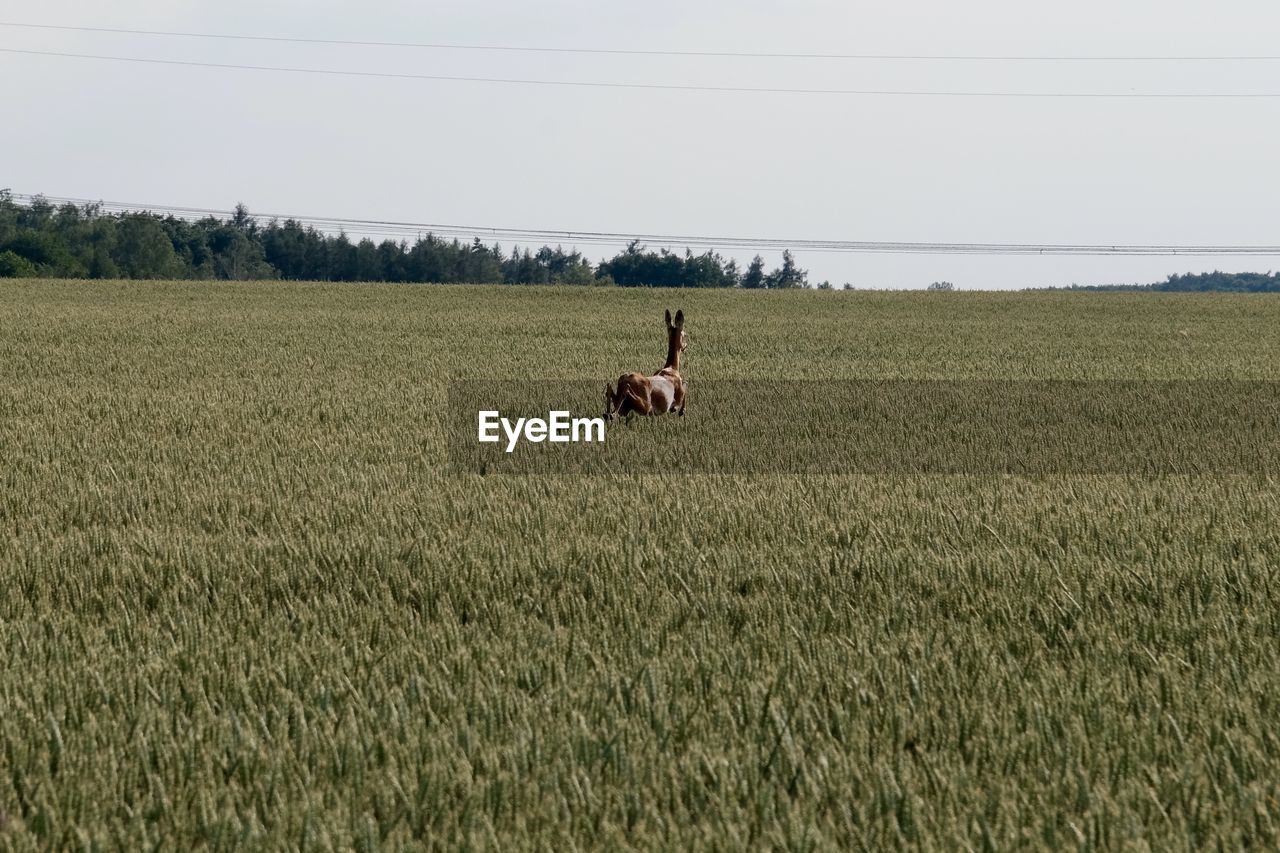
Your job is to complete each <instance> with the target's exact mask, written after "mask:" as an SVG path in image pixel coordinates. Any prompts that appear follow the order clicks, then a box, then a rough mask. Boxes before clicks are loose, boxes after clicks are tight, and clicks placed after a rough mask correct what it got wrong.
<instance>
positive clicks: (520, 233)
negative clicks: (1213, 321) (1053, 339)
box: [12, 193, 1280, 257]
mask: <svg viewBox="0 0 1280 853" xmlns="http://www.w3.org/2000/svg"><path fill="white" fill-rule="evenodd" d="M12 197H13V198H14V199H18V200H21V201H23V202H25V203H27V204H30V203H31V202H32V201H35V200H36V199H43V200H44V201H46V202H49V203H51V204H58V205H61V204H77V205H82V204H97V205H100V206H101V208H102V209H103V210H106V211H109V212H131V211H151V212H157V213H165V214H168V215H172V216H174V217H176V218H179V219H201V218H205V217H208V216H216V217H229V216H231V215H232V214H233V213H234V211H230V210H219V209H214V208H201V207H178V206H174V205H155V204H135V203H131V202H106V201H103V202H95V201H92V200H90V199H82V198H66V197H49V196H35V195H27V194H22V193H15V194H13V195H12ZM254 219H255V220H261V219H274V220H286V221H287V220H292V221H294V222H297V223H298V224H300V225H303V226H310V227H313V228H315V229H316V230H317V231H322V232H325V233H338V232H343V233H349V234H350V233H356V234H369V235H381V236H388V237H390V236H399V237H402V238H406V237H412V236H425V235H426V234H434V235H436V236H445V237H460V238H480V239H483V240H495V241H497V240H501V241H509V242H516V243H521V242H559V243H570V244H582V245H627V244H629V243H631V242H633V241H639V242H640V243H642V244H645V245H656V246H681V247H689V248H699V249H708V250H715V249H722V250H734V249H737V250H746V251H759V250H773V251H778V250H795V251H808V252H836V253H871V254H910V255H1076V256H1115V255H1128V256H1146V257H1151V256H1174V255H1186V256H1215V255H1247V256H1257V257H1261V256H1275V255H1280V245H1276V246H1267V245H1226V246H1222V245H1219V246H1213V245H1170V244H1165V245H1159V244H1145V245H1144V244H1124V245H1122V244H1115V245H1108V244H1081V243H942V242H896V241H864V240H821V239H792V238H783V237H719V236H708V235H675V234H645V233H629V232H611V231H565V230H554V229H545V228H509V227H501V226H475V225H457V224H443V223H427V222H402V221H396V220H379V219H351V218H343V217H332V216H302V215H297V214H282V213H264V214H257V215H254Z"/></svg>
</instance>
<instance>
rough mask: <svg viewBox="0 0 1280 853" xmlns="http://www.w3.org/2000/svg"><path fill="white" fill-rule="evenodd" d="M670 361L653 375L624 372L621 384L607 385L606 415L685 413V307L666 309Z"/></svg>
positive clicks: (605, 416)
mask: <svg viewBox="0 0 1280 853" xmlns="http://www.w3.org/2000/svg"><path fill="white" fill-rule="evenodd" d="M666 327H667V361H666V363H665V364H664V365H662V367H661V369H659V370H658V372H657V373H654V374H653V375H652V376H645V375H644V374H643V373H624V374H622V375H621V376H619V377H618V387H617V388H616V389H615V388H611V387H610V386H609V384H608V383H605V386H604V403H605V405H604V418H605V420H609V421H611V420H613V419H614V418H617V417H624V416H626V415H633V414H634V415H664V414H667V413H668V412H675V413H676V414H677V415H680V416H682V417H683V416H684V390H685V389H684V377H683V376H681V375H680V353H682V352H684V350H685V347H687V346H688V338H686V337H685V333H684V311H682V310H678V311H676V319H675V322H672V320H671V309H670V308H668V309H667V312H666Z"/></svg>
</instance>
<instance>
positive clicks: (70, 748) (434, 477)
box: [0, 282, 1280, 850]
mask: <svg viewBox="0 0 1280 853" xmlns="http://www.w3.org/2000/svg"><path fill="white" fill-rule="evenodd" d="M664 307H670V308H671V309H672V310H674V309H675V308H677V307H680V308H683V309H684V311H685V313H686V315H688V318H689V320H688V324H689V326H688V327H689V331H690V333H691V336H692V345H691V347H690V350H689V351H688V353H687V356H688V373H689V374H690V375H691V377H692V378H693V381H694V382H695V383H697V382H703V381H719V380H730V379H750V378H755V377H759V376H761V375H770V374H776V375H781V376H785V377H787V378H796V379H805V380H836V379H856V380H864V379H909V380H917V379H926V380H927V379H1002V380H1005V379H1007V380H1024V379H1028V380H1052V379H1126V380H1131V379H1153V380H1167V379H1207V378H1208V379H1212V378H1231V379H1236V380H1274V379H1277V378H1280V376H1278V375H1277V373H1278V371H1277V365H1280V335H1277V334H1276V333H1275V330H1276V329H1277V328H1278V327H1280V301H1276V300H1274V299H1272V298H1269V297H1267V296H1265V295H1258V296H1247V295H1240V296H1235V295H1173V294H1170V295H1164V294H1066V293H1038V294H964V293H960V294H872V293H852V294H851V293H816V292H803V293H729V292H707V293H684V292H670V291H629V290H607V291H606V290H597V289H581V290H575V289H532V288H529V289H525V288H515V287H505V288H499V287H494V288H487V287H433V286H421V287H419V286H374V285H293V284H267V283H249V284H210V283H203V284H186V283H132V282H124V283H83V282H14V283H4V284H3V285H0V459H2V460H3V462H2V463H0V486H3V488H0V721H2V723H0V749H2V752H0V848H3V849H10V848H12V849H29V848H86V849H92V848H95V847H96V848H100V849H114V848H127V849H141V848H148V847H154V848H159V849H188V848H202V849H214V850H221V849H231V848H240V847H250V848H258V849H281V848H292V849H304V850H312V849H315V850H324V849H357V850H373V849H400V848H403V849H410V848H420V847H430V848H437V849H456V848H497V849H508V848H512V849H514V848H521V849H523V848H532V849H555V850H562V849H575V848H578V849H581V848H606V849H614V848H627V847H633V848H643V849H652V848H668V849H689V848H731V849H736V848H743V847H762V848H763V847H778V848H787V849H826V848H834V847H853V848H865V849H881V848H894V847H926V848H943V849H955V848H960V847H967V848H972V849H1004V848H1010V847H1019V848H1064V847H1067V848H1079V849H1116V848H1151V849H1197V850H1198V849H1203V848H1208V847H1212V846H1221V847H1226V848H1241V847H1246V846H1252V847H1262V848H1268V847H1275V846H1277V845H1278V844H1280V817H1277V815H1280V727H1278V726H1277V723H1278V722H1280V698H1278V697H1280V667H1277V666H1276V659H1277V654H1278V653H1280V574H1278V572H1280V570H1278V567H1280V493H1278V492H1277V490H1276V488H1275V482H1274V480H1271V479H1266V478H1261V477H1256V476H1249V475H1241V474H1229V475H1228V474H1221V475H1212V476H1211V475H1203V476H1171V477H1159V478H1150V477H1142V476H1137V475H1134V474H1114V475H1105V476H1099V475H1083V474H1080V475H1070V474H1063V475H1054V476H1045V477H1034V478H1033V477H1008V476H995V475H986V476H976V475H973V476H969V475H955V476H926V475H912V474H910V473H904V474H902V475H897V476H871V475H866V474H861V475H860V474H853V473H848V474H839V475H822V474H812V473H807V474H805V475H803V476H801V475H797V474H788V473H786V472H785V471H777V470H762V471H760V472H758V473H754V474H741V475H728V476H709V475H702V474H683V473H682V472H681V471H680V470H679V469H678V467H676V466H674V465H671V464H669V460H667V459H664V458H654V459H653V460H652V462H653V464H652V466H651V470H650V471H648V472H639V473H638V472H635V471H622V472H620V473H618V474H617V475H616V476H612V477H610V476H595V477H557V476H551V475H536V476H535V475H503V476H479V475H476V474H468V473H465V472H461V471H458V470H454V469H451V468H450V466H449V465H447V464H446V456H447V453H446V436H445V430H444V428H443V426H442V423H443V420H444V411H443V409H444V407H445V400H446V398H447V393H448V387H449V382H450V380H452V379H459V378H461V379H494V378H497V379H502V378H513V379H518V378H521V377H534V378H539V379H559V378H565V379H582V380H587V379H593V380H594V379H597V378H598V379H599V381H600V382H601V383H603V381H604V380H605V379H612V378H614V377H616V376H617V375H618V374H619V373H621V372H623V371H624V370H630V369H636V368H639V369H651V368H656V367H657V366H658V364H659V363H660V361H661V356H662V338H661V328H660V318H661V312H662V309H663V308H664ZM689 411H690V414H689V416H688V417H687V418H685V419H683V420H682V421H677V420H676V419H667V420H664V421H660V422H654V423H649V424H644V425H643V427H644V430H649V431H657V430H674V429H679V430H681V435H682V436H683V437H684V438H685V439H687V441H688V442H690V444H691V446H707V445H710V444H714V443H719V444H723V443H732V442H733V441H734V436H733V435H732V434H729V435H725V434H721V432H720V431H717V433H716V434H708V432H705V431H704V432H700V431H699V420H698V411H697V408H696V399H695V400H694V401H693V402H691V404H690V410H689ZM704 423H710V422H709V421H704ZM720 423H722V424H723V422H720ZM722 429H723V427H722ZM642 436H643V431H642V430H636V431H634V432H633V433H632V434H630V435H628V436H627V438H628V439H629V440H632V441H635V440H636V438H637V437H642ZM668 440H669V437H668ZM640 446H641V447H642V445H640ZM770 452H771V448H770V447H768V446H760V445H758V444H752V445H750V446H743V447H741V453H742V454H743V455H744V458H747V459H751V458H753V457H755V456H757V455H767V454H769V453H770ZM765 468H766V469H767V466H765Z"/></svg>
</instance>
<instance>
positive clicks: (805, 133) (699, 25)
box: [0, 0, 1280, 288]
mask: <svg viewBox="0 0 1280 853" xmlns="http://www.w3.org/2000/svg"><path fill="white" fill-rule="evenodd" d="M0 20H5V21H18V22H29V23H49V24H65V25H77V26H99V27H113V28H134V29H166V30H186V31H194V32H206V33H238V34H254V35H283V36H299V37H308V38H339V39H354V40H370V41H413V42H456V43H469V44H477V43H481V44H507V45H529V46H552V47H595V48H626V49H660V50H686V51H687V50H693V51H748V52H804V53H813V52H829V53H842V54H844V53H876V54H885V53H901V54H948V55H955V54H967V55H975V54H976V55H1009V54H1016V55H1055V56H1061V55H1081V56H1089V55H1121V56H1141V55H1162V56H1167V55H1231V56H1239V55H1258V54H1277V53H1280V47H1277V44H1276V41H1275V35H1276V33H1277V32H1280V4H1277V3H1276V2H1275V0H1222V1H1221V2H1215V3H1212V4H1211V3H1206V2H1203V0H1141V1H1140V2H1137V1H1136V0H1128V2H1123V0H1119V2H1118V0H1078V2H1074V3H1069V4H1068V3H1058V4H1044V3H1028V2H1026V0H974V2H968V3H963V4H961V3H955V2H953V0H897V2H893V3H886V2H875V3H866V2H817V0H793V2H789V3H787V4H785V6H784V5H783V4H779V3H776V2H760V0H745V2H744V0H735V2H728V0H717V2H702V3H690V2H676V0H650V2H646V3H644V4H634V3H626V4H624V3H605V2H600V0H594V2H586V0H582V2H569V0H557V2H536V3H531V2H527V0H526V2H474V0H469V2H453V3H421V2H364V3H358V4H357V3H337V2H317V0H306V2H301V0H288V2H248V0H220V2H218V3H181V2H175V3H164V4H161V3H155V2H152V3H144V2H137V0H115V1H114V2H111V3H102V2H87V0H43V2H41V3H40V4H38V5H37V4H18V3H14V2H9V3H3V4H0ZM0 47H7V48H23V49H31V50H46V51H64V52H66V51H70V52H81V53H98V54H111V55H117V56H134V57H154V58H170V59H186V60H197V61H207V62H220V63H238V64H254V65H289V66H295V67H309V68H333V69H352V70H360V71H389V72H403V73H417V74H441V75H455V76H485V77H514V78H542V79H563V80H589V81H618V82H640V83H672V84H690V85H710V86H762V87H794V88H845V89H850V88H852V89H895V90H899V89H901V90H940V89H945V90H968V91H1036V92H1067V91H1110V92H1124V91H1139V92H1165V93H1167V92H1223V91H1235V92H1242V91H1251V92H1263V91H1272V92H1280V62H1276V61H1272V62H1266V61H1251V62H1201V63H1195V62H1159V63H1135V62H1098V63H1068V62H1052V63H1048V62H1046V63H1024V62H1017V63H1011V62H936V61H931V62H885V61H876V62H870V61H836V60H794V59H760V58H753V59H738V58H690V57H643V56H584V55H570V54H542V53H504V52H482V51H443V50H424V49H405V48H390V47H341V46H316V45H295V44H280V43H254V42H237V41H222V40H204V39H177V38H159V37H145V36H129V35H112V34H92V33H76V32H55V31H41V30H32V29H17V28H10V27H0ZM0 97H2V99H3V101H2V102H3V104H4V112H5V124H6V128H5V130H4V131H3V132H2V133H0V187H5V186H7V187H9V188H10V189H12V190H13V191H14V192H19V193H35V192H43V193H46V194H48V195H53V196H72V197H86V198H99V199H105V200H109V201H139V202H148V203H154V204H175V205H184V206H196V207H213V208H229V207H231V206H232V205H233V204H235V203H236V202H244V203H245V204H247V205H248V206H249V208H250V210H258V211H279V212H284V213H296V214H303V215H328V216H342V217H353V218H381V219H396V220H408V221H415V222H456V223H466V224H476V225H496V226H509V227H529V228H547V229H579V230H597V231H619V232H648V233H655V232H656V233H668V234H711V235H724V236H735V237H742V236H761V237H787V238H819V239H835V240H892V241H939V242H984V243H986V242H1001V243H1013V242H1026V243H1050V242H1052V243H1089V244H1094V243H1105V244H1128V243H1162V244H1190V243H1198V244H1251V243H1252V244H1276V243H1280V233H1278V232H1277V224H1278V223H1280V193H1278V192H1277V189H1278V186H1277V177H1278V175H1280V173H1278V169H1277V156H1276V151H1277V144H1278V143H1277V140H1280V98H1275V99H1266V98H1253V99H1117V100H1100V99H1067V98H947V97H887V96H836V95H799V94H749V93H730V92H718V93H708V92H697V91H653V90H644V91H641V90H626V89H589V88H571V87H551V86H527V85H498V84H485V83H461V82H431V81H422V80H386V79H356V78H341V77H330V76H319V75H303V74H286V73H273V72H263V71H237V70H220V69H208V68H181V67H175V66H163V65H141V64H129V63H110V62H102V61H91V60H81V59H68V58H49V57H39V56H21V55H13V54H3V53H0ZM585 250H586V252H587V253H588V255H589V256H590V257H592V258H593V259H599V258H600V257H601V256H603V255H605V254H611V251H609V250H608V249H605V248H601V247H594V246H593V247H585ZM742 258H743V260H747V259H749V254H744V255H743V256H742ZM798 258H799V261H800V263H801V264H802V265H803V266H805V267H807V268H808V269H809V270H810V276H811V279H812V280H813V281H820V280H822V279H830V280H831V281H832V282H834V283H836V284H837V285H839V284H841V283H843V282H846V281H848V282H852V283H853V284H854V285H855V286H859V287H908V288H909V287H923V286H925V285H927V284H929V283H930V282H931V281H935V280H939V279H945V280H949V281H952V282H954V283H955V284H956V285H957V286H958V287H961V288H1012V287H1022V286H1043V285H1069V284H1071V283H1073V282H1076V283H1081V284H1089V283H1108V282H1132V281H1152V280H1158V279H1162V278H1163V277H1164V276H1166V275H1168V274H1169V273H1173V272H1187V271H1200V270H1209V269H1214V268H1222V269H1230V270H1258V271H1266V270H1268V269H1271V268H1272V266H1273V265H1275V266H1280V264H1276V261H1275V259H1273V258H1265V257H1264V258H1218V259H1214V258H1208V259H1200V258H1138V259H1134V258H1115V257H1110V258H1106V257H1104V258H1063V257H955V256H903V255H847V254H846V255H840V254H822V253H816V252H802V253H800V254H799V255H798ZM767 260H768V261H769V263H770V265H771V266H772V265H775V264H776V263H777V261H778V257H777V254H776V253H773V254H771V255H770V256H769V257H767Z"/></svg>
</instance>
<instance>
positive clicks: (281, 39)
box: [0, 21, 1280, 62]
mask: <svg viewBox="0 0 1280 853" xmlns="http://www.w3.org/2000/svg"><path fill="white" fill-rule="evenodd" d="M0 27H23V28H27V29H41V30H68V31H73V32H85V33H113V34H117V35H138V36H164V37H171V38H200V39H221V40H232V41H263V42H277V43H288V44H324V45H347V46H355V47H398V48H420V49H428V50H472V51H503V52H512V53H574V54H593V55H604V56H686V57H716V58H725V57H729V58H738V59H850V60H906V61H942V62H946V61H963V62H1257V61H1272V60H1280V55H1259V56H1009V55H1004V56H1000V55H954V54H952V55H943V54H891V53H781V52H768V53H757V52H748V51H711V50H649V49H645V50H636V49H623V48H594V47H533V46H526V45H493V44H458V43H448V42H400V41H356V40H353V39H324V38H299V37H292V36H253V35H241V34H230V33H192V32H174V31H168V30H134V29H117V28H113V27H75V26H67V25H61V24H26V23H17V22H11V21H0Z"/></svg>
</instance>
